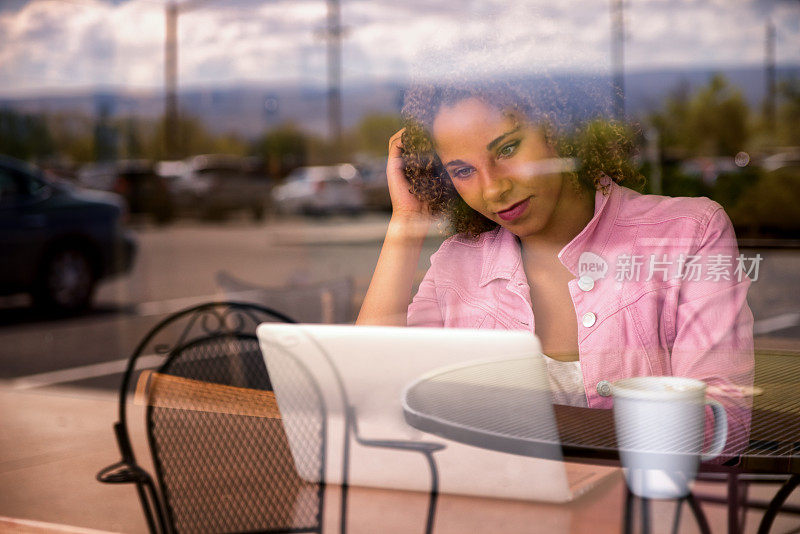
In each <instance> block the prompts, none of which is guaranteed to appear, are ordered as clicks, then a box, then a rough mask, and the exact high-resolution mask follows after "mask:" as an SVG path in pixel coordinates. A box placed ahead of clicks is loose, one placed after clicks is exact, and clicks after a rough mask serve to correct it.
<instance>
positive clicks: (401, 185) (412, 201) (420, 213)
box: [386, 128, 428, 219]
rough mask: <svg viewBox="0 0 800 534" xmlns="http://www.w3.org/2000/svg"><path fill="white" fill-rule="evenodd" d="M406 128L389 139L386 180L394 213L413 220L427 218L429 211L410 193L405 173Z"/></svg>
mask: <svg viewBox="0 0 800 534" xmlns="http://www.w3.org/2000/svg"><path fill="white" fill-rule="evenodd" d="M404 131H405V128H403V129H402V130H400V131H399V132H397V133H395V134H394V135H393V136H392V137H391V138H390V139H389V158H388V160H387V161H386V179H387V180H388V182H389V196H390V197H391V199H392V213H393V215H397V216H409V217H412V218H415V219H416V218H426V217H427V216H428V210H427V207H426V206H425V204H423V203H422V202H421V201H420V200H419V199H417V197H415V196H414V195H412V194H411V193H410V192H409V188H410V187H411V185H410V184H409V183H408V179H407V178H406V175H405V172H404V164H403V157H402V151H401V149H402V147H403V143H402V141H401V139H400V138H401V136H402V135H403V132H404Z"/></svg>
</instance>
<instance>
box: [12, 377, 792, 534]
mask: <svg viewBox="0 0 800 534" xmlns="http://www.w3.org/2000/svg"><path fill="white" fill-rule="evenodd" d="M116 412H117V398H116V395H115V394H114V393H112V392H101V391H95V390H85V389H84V390H79V389H67V388H54V387H53V388H39V389H32V390H13V389H11V388H10V386H9V385H8V384H7V383H5V384H0V429H2V435H1V436H0V532H5V531H10V532H49V531H50V530H48V529H47V528H46V527H41V526H40V527H39V528H38V529H34V528H28V527H23V526H18V525H14V526H11V527H9V523H8V521H7V520H6V521H5V522H4V521H3V517H4V516H5V517H11V518H16V519H19V520H29V521H36V522H47V523H54V524H57V525H65V527H64V528H60V529H57V530H52V532H61V533H63V532H81V531H80V530H79V529H80V528H83V529H97V530H101V531H111V532H131V533H140V532H146V531H147V529H146V524H145V522H144V518H143V515H142V512H141V509H140V507H139V502H138V498H137V496H136V492H135V489H134V488H133V487H132V486H128V485H120V486H115V485H107V484H100V483H99V482H97V481H96V480H95V478H94V477H95V473H96V472H97V471H98V470H99V469H100V468H101V467H104V466H106V465H108V464H110V463H112V462H115V461H117V460H118V459H119V453H118V452H117V447H116V443H115V442H114V438H113V433H112V429H111V426H112V424H113V422H114V421H116V416H117V413H116ZM131 416H132V420H133V421H141V420H142V417H143V410H142V408H140V407H136V408H134V411H133V412H132V413H131ZM136 427H137V425H134V428H132V429H131V430H132V432H134V433H133V435H132V439H133V441H134V447H137V451H139V458H138V459H139V460H140V461H141V462H142V463H143V465H145V466H146V468H148V470H150V471H152V469H151V468H150V466H149V465H148V464H147V463H146V462H145V455H144V454H142V453H141V451H142V449H141V447H142V446H143V445H144V443H145V441H144V435H143V432H142V429H141V428H136ZM137 430H138V432H137ZM623 484H624V482H623V480H622V477H616V478H614V479H613V480H610V481H608V482H607V483H605V484H603V485H601V486H600V487H598V488H595V489H594V490H592V491H590V492H589V493H588V494H587V495H585V496H583V497H581V498H579V499H578V500H576V501H574V502H572V503H569V504H560V505H559V504H543V503H531V502H521V501H504V500H498V499H480V498H474V497H461V496H452V495H442V496H440V499H439V507H438V512H437V516H436V528H435V530H434V533H435V534H451V533H452V534H456V533H462V532H481V533H487V534H488V533H495V532H499V533H509V534H511V533H522V532H525V533H526V534H528V533H531V532H534V533H535V532H542V533H545V532H546V533H548V534H550V533H555V534H561V533H564V534H566V533H572V532H575V533H581V532H592V533H598V534H605V533H608V534H618V532H619V531H620V528H621V524H622V523H621V521H622V504H623V496H624V485H623ZM775 490H776V487H775V486H772V485H770V486H763V487H755V488H752V491H751V496H753V497H755V498H761V499H765V498H766V499H769V498H770V497H771V496H772V495H773V494H774V492H775ZM702 491H703V492H705V493H715V494H720V495H721V494H723V493H724V487H723V486H722V485H721V484H716V485H710V486H705V487H703V488H702ZM789 501H790V502H792V503H795V504H797V503H798V502H800V495H798V494H797V493H796V494H795V495H793V496H792V497H791V498H790V499H789ZM426 502H427V498H426V496H425V495H423V494H417V493H409V492H401V491H388V490H375V489H366V488H351V490H350V500H349V506H348V510H349V521H348V533H349V534H361V533H370V534H371V533H376V532H380V533H397V534H403V533H405V532H411V533H417V532H422V530H421V525H422V524H423V523H424V512H425V508H426ZM703 507H704V510H705V512H706V515H707V517H708V519H709V522H710V523H711V527H712V531H713V532H724V531H725V526H726V509H725V508H724V507H722V506H712V505H708V504H705V505H704V506H703ZM674 511H675V505H674V503H673V502H671V501H662V502H655V503H654V504H653V511H652V513H653V525H654V530H653V532H654V533H661V532H670V529H671V525H672V518H673V514H674ZM760 517H761V512H750V513H749V514H748V522H747V528H746V529H745V532H747V533H751V532H755V531H756V527H757V521H758V520H759V519H760ZM337 522H338V488H336V487H332V488H329V490H328V491H327V492H326V509H325V524H326V526H329V527H331V528H326V529H325V532H336V531H337V530H338V529H337V528H336V525H337ZM798 524H800V518H797V517H792V516H785V515H784V516H779V517H778V520H777V521H776V522H775V525H774V526H773V532H785V531H787V530H790V529H792V528H797V526H798ZM66 526H69V527H77V529H76V528H71V529H70V528H67V527H66ZM679 531H680V532H682V533H683V532H687V533H694V532H697V531H698V529H697V527H696V525H695V524H694V522H693V519H692V517H691V514H690V513H689V512H688V509H686V508H684V511H683V514H682V521H681V527H680V530H679Z"/></svg>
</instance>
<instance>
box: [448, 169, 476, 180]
mask: <svg viewBox="0 0 800 534" xmlns="http://www.w3.org/2000/svg"><path fill="white" fill-rule="evenodd" d="M450 174H451V175H452V176H453V178H459V179H464V178H469V176H470V175H471V174H472V168H470V167H461V168H458V169H456V170H454V171H452V172H451V173H450Z"/></svg>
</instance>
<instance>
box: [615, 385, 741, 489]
mask: <svg viewBox="0 0 800 534" xmlns="http://www.w3.org/2000/svg"><path fill="white" fill-rule="evenodd" d="M612 393H613V395H614V422H615V425H616V433H617V445H618V447H619V454H620V459H621V460H622V467H623V468H624V471H625V480H626V481H627V483H628V487H629V488H630V490H631V491H632V492H633V493H634V494H635V495H638V496H639V497H646V498H650V499H674V498H679V497H683V496H685V495H687V494H688V493H689V491H690V485H691V483H692V482H693V481H694V478H695V475H696V474H697V467H698V465H699V463H700V461H701V460H702V461H704V462H705V461H707V460H711V459H713V458H716V457H717V456H718V455H719V454H720V453H721V452H722V449H723V448H724V447H725V442H726V439H727V436H728V419H727V417H726V415H725V409H724V408H723V407H722V405H721V404H720V403H719V402H717V401H715V400H710V399H709V400H707V399H706V384H705V382H703V381H702V380H696V379H693V378H683V377H677V376H642V377H635V378H625V379H622V380H618V381H616V382H614V383H613V384H612ZM706 406H710V407H711V409H712V411H713V414H714V437H713V440H712V443H711V446H710V449H709V450H708V451H706V452H701V449H702V447H703V438H704V427H705V424H704V423H705V407H706Z"/></svg>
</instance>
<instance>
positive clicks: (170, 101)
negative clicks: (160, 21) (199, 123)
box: [164, 0, 178, 159]
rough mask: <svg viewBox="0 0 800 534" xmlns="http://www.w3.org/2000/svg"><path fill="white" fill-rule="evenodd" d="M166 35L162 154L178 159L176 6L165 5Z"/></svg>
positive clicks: (173, 4) (172, 2)
mask: <svg viewBox="0 0 800 534" xmlns="http://www.w3.org/2000/svg"><path fill="white" fill-rule="evenodd" d="M166 15H167V17H166V30H167V35H166V39H165V41H164V43H165V44H164V90H165V91H166V94H165V95H164V96H165V98H164V152H165V153H166V156H167V158H168V159H176V158H177V157H178V5H177V4H176V3H175V2H174V0H173V1H170V3H169V4H167V11H166Z"/></svg>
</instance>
